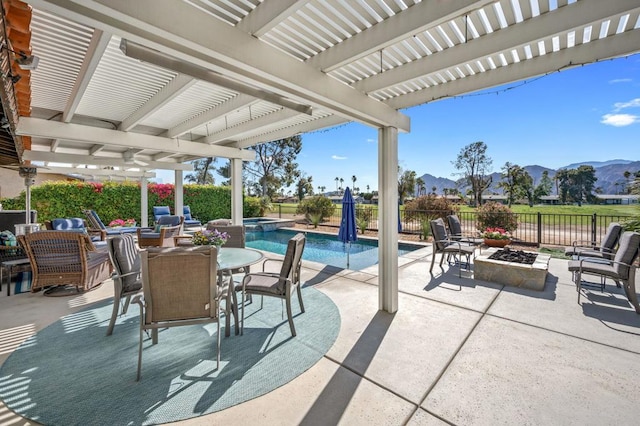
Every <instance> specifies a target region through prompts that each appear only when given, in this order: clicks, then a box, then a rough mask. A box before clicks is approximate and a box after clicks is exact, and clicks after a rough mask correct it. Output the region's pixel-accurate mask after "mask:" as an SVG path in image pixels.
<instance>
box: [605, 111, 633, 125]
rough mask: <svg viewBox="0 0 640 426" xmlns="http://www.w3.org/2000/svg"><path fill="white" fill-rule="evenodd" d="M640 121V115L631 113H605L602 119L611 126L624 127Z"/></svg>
mask: <svg viewBox="0 0 640 426" xmlns="http://www.w3.org/2000/svg"><path fill="white" fill-rule="evenodd" d="M638 121H640V117H638V116H637V115H631V114H605V115H603V116H602V120H601V121H600V122H601V123H602V124H607V125H609V126H615V127H624V126H629V125H631V124H633V123H637V122H638Z"/></svg>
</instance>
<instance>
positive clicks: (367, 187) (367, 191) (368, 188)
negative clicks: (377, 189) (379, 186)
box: [367, 185, 370, 193]
mask: <svg viewBox="0 0 640 426" xmlns="http://www.w3.org/2000/svg"><path fill="white" fill-rule="evenodd" d="M368 192H370V191H369V185H367V193H368Z"/></svg>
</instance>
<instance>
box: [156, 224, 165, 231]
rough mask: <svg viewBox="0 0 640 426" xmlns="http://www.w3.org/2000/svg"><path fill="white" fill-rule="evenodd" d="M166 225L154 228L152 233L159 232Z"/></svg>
mask: <svg viewBox="0 0 640 426" xmlns="http://www.w3.org/2000/svg"><path fill="white" fill-rule="evenodd" d="M166 227H167V225H156V227H155V228H154V232H160V230H161V229H162V228H166Z"/></svg>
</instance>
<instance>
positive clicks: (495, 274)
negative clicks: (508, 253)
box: [473, 249, 551, 291]
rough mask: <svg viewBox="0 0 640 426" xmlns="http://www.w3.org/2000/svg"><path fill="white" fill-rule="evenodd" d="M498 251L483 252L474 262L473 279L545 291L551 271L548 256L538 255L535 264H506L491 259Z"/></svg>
mask: <svg viewBox="0 0 640 426" xmlns="http://www.w3.org/2000/svg"><path fill="white" fill-rule="evenodd" d="M497 251H498V249H489V250H483V251H482V254H481V255H479V256H478V257H476V258H475V259H474V261H473V263H474V266H473V277H474V278H475V279H477V280H483V281H489V282H493V283H498V284H504V285H508V286H512V287H521V288H526V289H529V290H538V291H542V290H544V282H545V280H546V278H547V271H548V269H549V259H551V256H550V255H548V254H541V253H535V254H537V256H536V259H535V260H534V261H533V264H531V265H527V264H522V263H514V262H505V261H502V260H493V259H489V256H491V255H492V254H494V253H495V252H497Z"/></svg>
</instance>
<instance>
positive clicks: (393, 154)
mask: <svg viewBox="0 0 640 426" xmlns="http://www.w3.org/2000/svg"><path fill="white" fill-rule="evenodd" d="M378 200H379V201H378V203H379V205H378V236H379V241H378V246H379V247H378V256H379V259H378V306H379V308H380V310H382V311H386V312H389V313H394V312H396V311H397V310H398V129H396V128H394V127H383V128H380V129H378Z"/></svg>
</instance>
